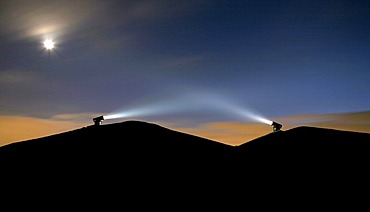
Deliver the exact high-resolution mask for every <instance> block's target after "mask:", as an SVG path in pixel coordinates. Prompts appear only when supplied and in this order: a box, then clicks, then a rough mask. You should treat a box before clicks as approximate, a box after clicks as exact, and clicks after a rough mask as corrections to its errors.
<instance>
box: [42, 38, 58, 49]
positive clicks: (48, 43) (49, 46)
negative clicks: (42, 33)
mask: <svg viewBox="0 0 370 212" xmlns="http://www.w3.org/2000/svg"><path fill="white" fill-rule="evenodd" d="M43 44H44V47H45V49H47V50H52V49H54V47H55V43H54V41H53V40H52V39H46V40H45V41H44V43H43Z"/></svg>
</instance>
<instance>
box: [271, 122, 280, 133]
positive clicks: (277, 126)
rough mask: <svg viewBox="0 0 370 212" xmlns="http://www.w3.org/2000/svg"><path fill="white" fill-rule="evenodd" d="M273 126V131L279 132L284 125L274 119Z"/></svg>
mask: <svg viewBox="0 0 370 212" xmlns="http://www.w3.org/2000/svg"><path fill="white" fill-rule="evenodd" d="M271 126H272V132H278V131H280V129H281V128H282V127H283V125H281V124H279V123H277V122H274V121H273V122H272V124H271Z"/></svg>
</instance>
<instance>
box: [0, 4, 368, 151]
mask: <svg viewBox="0 0 370 212" xmlns="http://www.w3.org/2000/svg"><path fill="white" fill-rule="evenodd" d="M46 38H51V39H53V40H54V41H55V44H56V48H55V49H53V50H52V51H47V50H45V49H44V48H43V45H42V42H43V41H44V40H45V39H46ZM0 55H1V57H0V117H2V120H7V121H6V122H5V121H3V122H1V123H0V128H1V130H2V131H1V130H0V132H2V133H0V145H1V142H2V143H8V142H10V141H16V140H22V139H28V138H33V137H37V136H42V135H47V134H50V133H55V132H61V131H65V130H72V129H74V128H79V127H83V126H85V125H90V124H92V122H91V118H93V117H94V116H95V115H104V114H111V113H115V112H121V111H125V110H132V109H134V108H144V107H149V106H150V107H151V108H154V107H157V108H162V110H160V111H161V112H158V110H157V112H156V111H153V114H151V115H150V116H142V117H128V118H129V119H139V120H144V121H150V122H156V123H161V124H163V125H165V126H167V127H170V128H173V129H179V130H184V131H186V132H189V133H194V134H197V135H200V136H205V137H208V138H212V139H216V140H218V141H221V142H225V143H232V144H236V143H238V142H237V141H236V140H237V139H239V141H240V142H245V141H246V140H248V139H250V138H253V137H257V136H261V135H263V134H265V133H267V132H270V131H271V128H270V127H269V126H265V125H264V124H262V123H257V122H255V121H253V120H251V119H249V118H247V117H241V116H240V113H238V111H236V112H235V111H234V112H233V111H231V110H233V109H235V108H243V109H244V110H245V111H248V112H253V114H260V115H263V116H264V117H266V118H268V119H274V120H280V121H281V122H284V123H283V124H287V125H284V126H286V127H285V129H286V128H287V127H289V126H290V127H294V126H299V125H303V124H304V125H315V126H324V127H335V128H338V129H350V130H351V129H352V130H359V131H364V132H370V115H369V113H368V112H369V111H370V60H369V58H370V1H368V0H363V1H360V0H348V1H347V0H317V1H316V0H311V1H307V0H295V1H293V0H291V1H288V0H286V1H278V0H276V1H267V0H266V1H265V0H255V1H254V0H245V1H227V0H194V1H192V0H187V1H175V0H172V1H169V0H162V1H156V0H152V1H146V0H144V1H142V0H135V1H129V0H116V1H115V0H111V1H97V0H89V1H87V0H70V1H69V0H65V1H53V0H2V1H1V2H0ZM224 103H225V104H224ZM239 112H240V110H239ZM307 114H309V115H307ZM334 114H336V115H334ZM353 114H355V115H354V116H356V117H357V119H353ZM359 114H360V115H359ZM334 116H335V117H334ZM358 116H360V118H359V117H358ZM318 117H319V118H318ZM328 117H330V120H331V122H330V123H331V125H329V124H327V125H325V124H322V123H329V122H328ZM345 117H347V118H348V117H351V118H350V119H344V118H345ZM244 118H245V120H244ZM124 120H125V119H117V120H112V121H108V120H107V122H105V123H113V122H119V121H124ZM291 120H294V122H289V121H291ZM319 120H322V121H319ZM335 120H337V122H335ZM348 120H350V121H351V122H350V125H351V126H352V128H351V127H350V126H347V127H344V128H343V127H342V128H341V127H340V126H339V125H340V124H339V121H340V122H341V123H342V122H346V121H348ZM353 120H355V121H353ZM286 122H289V123H286ZM40 123H42V124H40ZM243 123H245V125H243ZM289 124H290V125H289ZM348 125H349V124H348ZM36 128H37V129H38V130H40V131H37V130H36ZM238 129H239V130H238ZM36 132H38V134H35V133H36ZM241 132H245V133H244V134H242V135H241V136H242V137H243V138H245V139H243V140H240V139H241V137H238V138H235V140H232V141H231V140H228V139H231V138H234V137H235V136H237V135H240V133H241ZM22 133H23V134H22ZM27 133H28V134H27ZM249 134H251V135H252V136H251V137H248V135H249Z"/></svg>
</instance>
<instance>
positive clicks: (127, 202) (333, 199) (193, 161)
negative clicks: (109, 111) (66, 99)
mask: <svg viewBox="0 0 370 212" xmlns="http://www.w3.org/2000/svg"><path fill="white" fill-rule="evenodd" d="M0 163H1V167H2V170H1V172H2V177H1V179H2V180H1V183H2V187H3V194H8V195H5V196H7V197H9V196H10V197H14V199H18V200H19V201H20V202H23V203H24V201H27V202H32V203H31V204H32V205H33V204H35V203H36V205H38V204H40V205H39V206H40V207H41V206H45V204H42V203H48V204H52V205H53V207H54V208H53V209H58V208H59V209H61V208H70V207H71V206H72V205H74V207H75V208H74V209H79V208H81V209H90V208H93V209H104V210H110V209H113V208H114V209H128V208H133V209H134V210H139V209H150V210H152V209H170V210H186V209H192V210H198V209H203V210H214V209H220V210H221V209H226V210H228V211H235V210H247V209H252V208H256V207H258V208H259V209H268V208H269V209H274V208H275V209H277V208H282V209H283V208H293V209H297V210H301V209H326V208H327V209H334V208H335V209H337V208H339V209H343V208H350V209H352V210H353V209H355V208H357V207H360V208H362V209H364V207H365V208H366V207H369V206H367V205H368V204H369V203H370V199H369V197H370V196H369V194H368V193H369V188H370V185H369V180H370V178H369V177H370V174H368V172H369V171H368V169H369V167H370V166H369V165H370V134H366V133H356V132H346V131H337V130H330V129H321V128H313V127H298V128H294V129H291V130H288V131H280V132H275V133H271V134H268V135H266V136H263V137H260V138H258V139H255V140H253V141H250V142H246V143H244V144H242V145H240V146H235V147H234V146H229V145H225V144H222V143H219V142H215V141H212V140H207V139H204V138H200V137H197V136H193V135H189V134H184V133H181V132H176V131H173V130H170V129H166V128H163V127H161V126H158V125H155V124H150V123H145V122H137V121H127V122H122V123H117V124H109V125H102V126H89V127H84V128H82V129H77V130H74V131H70V132H65V133H61V134H57V135H53V136H48V137H44V138H40V139H34V140H29V141H22V142H18V143H13V144H10V145H6V146H3V147H0ZM31 200H32V201H31ZM27 204H30V203H27ZM14 206H15V207H18V205H14ZM77 207H78V208H77ZM221 207H222V208H221Z"/></svg>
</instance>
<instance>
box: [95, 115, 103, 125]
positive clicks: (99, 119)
mask: <svg viewBox="0 0 370 212" xmlns="http://www.w3.org/2000/svg"><path fill="white" fill-rule="evenodd" d="M103 120H104V116H98V117H95V118H93V122H94V124H95V126H98V125H100V124H101V123H102V122H103Z"/></svg>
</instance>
